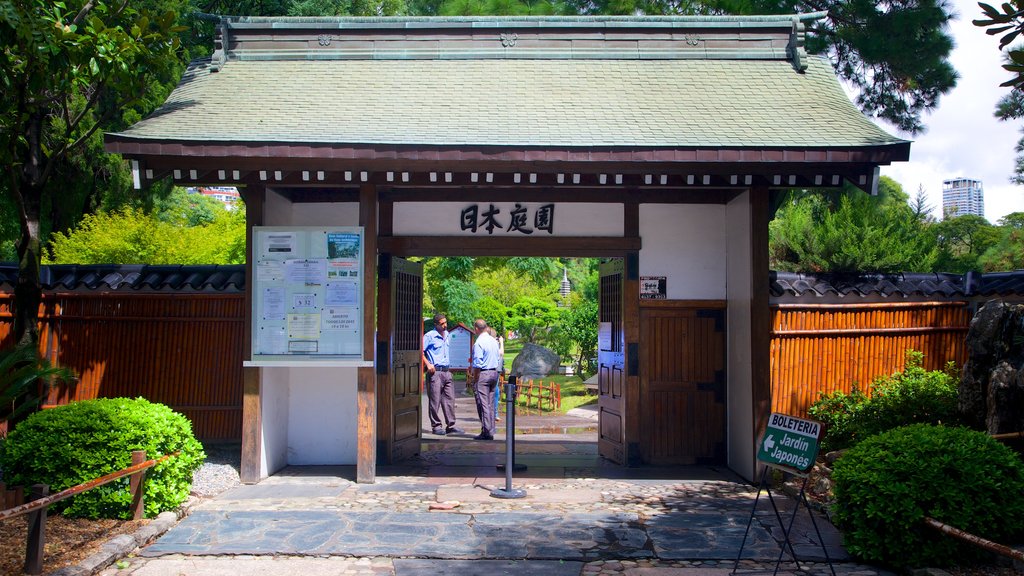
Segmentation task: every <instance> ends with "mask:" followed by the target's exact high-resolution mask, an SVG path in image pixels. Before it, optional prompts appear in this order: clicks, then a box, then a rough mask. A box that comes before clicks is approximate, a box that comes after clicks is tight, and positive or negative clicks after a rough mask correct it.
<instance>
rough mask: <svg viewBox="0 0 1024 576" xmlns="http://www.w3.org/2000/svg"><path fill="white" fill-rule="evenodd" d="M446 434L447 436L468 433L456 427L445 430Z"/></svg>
mask: <svg viewBox="0 0 1024 576" xmlns="http://www.w3.org/2000/svg"><path fill="white" fill-rule="evenodd" d="M444 433H445V434H465V433H466V431H465V430H463V429H462V428H456V427H455V426H452V427H451V428H449V429H447V430H445V431H444Z"/></svg>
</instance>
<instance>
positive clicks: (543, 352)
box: [511, 342, 562, 378]
mask: <svg viewBox="0 0 1024 576" xmlns="http://www.w3.org/2000/svg"><path fill="white" fill-rule="evenodd" d="M561 360H562V359H561V358H559V356H558V354H555V352H554V350H551V349H550V348H545V347H543V346H541V345H539V344H533V343H530V342H527V343H526V344H524V345H523V350H522V352H520V353H519V354H517V355H516V357H515V359H514V360H512V373H511V374H512V376H516V377H518V378H541V377H544V376H547V375H548V374H554V373H556V372H558V366H559V365H560V364H561Z"/></svg>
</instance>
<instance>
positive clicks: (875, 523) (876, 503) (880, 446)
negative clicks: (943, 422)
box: [832, 424, 1024, 568]
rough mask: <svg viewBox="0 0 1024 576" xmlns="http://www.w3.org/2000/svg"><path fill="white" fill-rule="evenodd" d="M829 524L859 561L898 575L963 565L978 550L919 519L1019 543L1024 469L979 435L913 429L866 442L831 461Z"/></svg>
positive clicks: (1008, 451)
mask: <svg viewBox="0 0 1024 576" xmlns="http://www.w3.org/2000/svg"><path fill="white" fill-rule="evenodd" d="M832 479H833V481H834V482H835V492H834V494H835V506H834V508H833V511H834V513H835V516H834V517H835V519H836V521H837V523H838V525H839V526H840V528H841V529H842V530H843V533H844V536H845V541H844V544H845V546H846V548H847V550H848V551H849V552H850V553H851V554H853V555H854V556H856V557H857V558H859V559H861V560H865V561H869V562H878V563H882V564H887V565H890V566H893V567H898V568H908V567H921V566H934V567H940V566H945V565H949V564H952V563H954V562H957V563H962V562H964V561H967V560H970V559H971V558H975V557H979V556H980V554H981V552H980V550H979V549H978V548H976V547H973V546H971V545H969V544H965V543H962V542H960V541H959V540H954V539H953V538H951V537H949V536H946V535H943V534H940V533H939V532H937V531H935V530H933V529H931V528H927V527H925V525H924V524H923V522H922V520H923V519H924V517H925V516H929V517H932V518H934V519H936V520H939V521H940V522H945V523H947V524H949V525H951V526H954V527H956V528H959V529H961V530H965V531H967V532H969V533H971V534H975V535H977V536H981V537H983V538H987V539H989V540H993V541H996V542H1002V543H1008V544H1009V543H1013V542H1019V541H1020V540H1019V538H1020V537H1022V536H1024V498H1021V494H1022V493H1024V463H1022V462H1021V459H1020V457H1019V456H1018V455H1017V454H1016V453H1015V452H1013V451H1012V450H1011V449H1009V448H1007V447H1006V446H1003V445H1002V444H1000V443H999V442H997V441H995V440H993V439H992V438H990V437H989V436H987V435H986V434H984V433H982V432H976V431H973V430H968V429H967V428H951V427H944V426H934V425H929V424H914V425H911V426H904V427H902V428H896V429H893V430H890V431H888V432H884V433H882V434H878V435H876V436H872V437H870V438H868V439H866V440H864V441H862V442H860V443H859V444H857V445H856V446H854V447H853V448H851V449H849V450H848V451H847V452H846V454H845V455H843V457H842V458H840V459H839V460H837V461H836V463H835V467H834V469H833V474H832Z"/></svg>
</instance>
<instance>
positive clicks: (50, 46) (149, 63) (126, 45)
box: [0, 0, 181, 342]
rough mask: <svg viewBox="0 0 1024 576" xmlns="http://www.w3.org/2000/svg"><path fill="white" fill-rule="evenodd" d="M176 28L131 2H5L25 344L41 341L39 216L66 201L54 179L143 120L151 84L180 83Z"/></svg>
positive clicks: (0, 63)
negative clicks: (102, 137)
mask: <svg viewBox="0 0 1024 576" xmlns="http://www.w3.org/2000/svg"><path fill="white" fill-rule="evenodd" d="M169 5H170V3H169V2H165V3H164V6H165V7H166V6H169ZM176 21H177V17H176V15H175V12H174V11H173V10H164V11H160V12H158V11H155V10H153V9H152V7H151V5H149V4H148V3H138V4H130V3H129V2H127V0H124V1H121V2H114V1H107V0H65V1H59V2H53V1H50V0H4V1H2V2H0V46H3V48H2V51H0V88H2V90H3V91H4V93H5V98H3V99H2V100H0V161H2V165H3V166H4V168H5V170H6V172H7V177H6V178H4V179H3V180H2V181H0V182H2V186H3V192H4V194H5V196H7V197H8V198H9V199H10V201H11V204H12V205H13V207H14V209H15V212H16V214H17V218H18V222H19V232H20V237H19V240H18V246H17V248H18V258H19V279H18V285H17V287H16V289H15V322H14V330H15V337H16V339H17V340H18V341H19V342H32V341H35V338H36V319H35V314H36V311H37V310H38V304H39V301H40V299H41V294H42V291H41V288H40V285H39V265H40V257H41V254H42V250H41V215H42V211H43V210H44V209H45V208H46V207H47V206H49V207H51V208H52V207H54V206H59V205H61V204H62V200H63V199H64V196H63V194H64V189H63V187H61V186H57V185H56V184H57V183H56V182H54V181H53V179H54V177H55V176H56V175H57V174H59V173H60V170H61V168H67V167H69V165H70V164H71V163H70V162H69V158H70V157H71V154H72V152H73V151H77V150H82V149H84V148H86V147H87V144H88V143H89V142H90V141H91V140H92V139H93V138H94V137H95V136H96V135H97V134H98V133H99V132H100V131H101V130H102V129H104V128H106V127H109V126H114V125H117V124H118V123H119V122H131V121H134V120H135V119H137V118H138V113H139V110H140V109H143V108H146V107H147V106H149V105H151V103H152V102H151V100H150V98H152V97H153V96H154V92H153V91H152V90H151V88H152V86H153V85H154V84H159V83H160V82H170V81H171V79H172V78H175V79H176V77H177V74H178V71H179V69H180V68H179V62H178V59H177V54H176V49H177V47H178V45H179V43H178V38H177V34H178V33H179V32H180V31H181V29H180V28H178V27H177V24H176ZM161 99H162V98H161Z"/></svg>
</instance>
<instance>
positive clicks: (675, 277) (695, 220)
mask: <svg viewBox="0 0 1024 576" xmlns="http://www.w3.org/2000/svg"><path fill="white" fill-rule="evenodd" d="M726 229H727V228H726V207H725V206H722V205H717V204H641V205H640V235H641V237H642V240H643V249H641V250H640V275H641V276H665V277H666V280H665V290H666V294H667V295H666V297H667V298H668V299H669V300H723V299H725V281H726V254H727V253H726V238H727V236H728V234H727V232H726Z"/></svg>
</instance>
